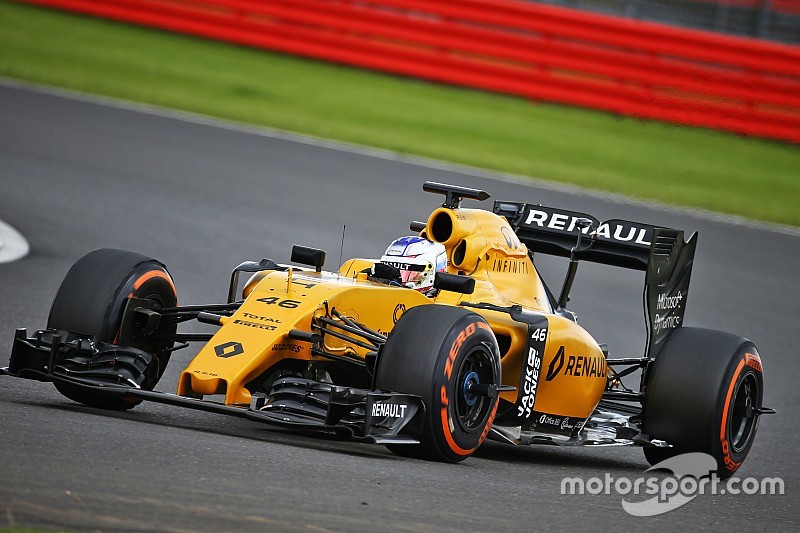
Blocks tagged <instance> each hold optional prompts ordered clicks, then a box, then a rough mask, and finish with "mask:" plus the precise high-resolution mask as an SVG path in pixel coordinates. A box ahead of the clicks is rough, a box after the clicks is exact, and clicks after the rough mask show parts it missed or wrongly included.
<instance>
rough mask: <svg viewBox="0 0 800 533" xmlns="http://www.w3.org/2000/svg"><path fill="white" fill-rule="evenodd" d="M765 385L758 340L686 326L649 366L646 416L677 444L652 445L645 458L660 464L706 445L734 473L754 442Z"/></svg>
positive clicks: (654, 434)
mask: <svg viewBox="0 0 800 533" xmlns="http://www.w3.org/2000/svg"><path fill="white" fill-rule="evenodd" d="M763 391H764V374H763V369H762V365H761V359H760V357H759V355H758V350H757V349H756V347H755V345H754V344H753V343H752V342H750V341H749V340H747V339H745V338H742V337H739V336H737V335H732V334H730V333H724V332H721V331H714V330H709V329H700V328H680V329H678V330H677V331H675V332H674V333H673V334H672V337H671V338H670V339H669V340H668V341H667V344H666V345H665V346H664V348H663V349H662V351H661V353H660V354H659V355H658V357H657V358H656V360H655V362H654V363H653V366H652V367H651V369H650V370H649V371H648V376H647V385H646V389H645V401H644V411H643V424H642V425H643V429H644V432H645V433H647V434H648V435H649V436H650V437H651V438H655V439H661V440H665V441H667V442H668V443H669V444H671V445H672V448H654V447H645V448H644V454H645V458H646V459H647V461H648V462H649V463H650V464H651V465H655V464H657V463H659V462H661V461H663V460H665V459H668V458H670V457H673V456H675V455H679V454H682V453H688V452H703V453H707V454H709V455H711V456H713V457H714V459H716V461H717V465H718V470H717V475H718V476H719V477H721V478H727V477H730V476H731V475H733V473H734V472H736V470H737V469H738V468H739V466H741V464H742V462H743V461H744V459H745V457H747V454H748V452H749V451H750V448H751V446H752V445H753V440H754V438H755V435H756V431H757V429H758V419H759V412H760V409H761V407H762V399H763Z"/></svg>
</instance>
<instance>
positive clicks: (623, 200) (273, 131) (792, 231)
mask: <svg viewBox="0 0 800 533" xmlns="http://www.w3.org/2000/svg"><path fill="white" fill-rule="evenodd" d="M0 86H2V87H7V88H11V89H18V90H27V91H31V92H37V93H40V94H46V95H50V96H57V97H60V98H67V99H70V100H76V101H79V102H84V103H90V104H95V105H102V106H107V107H112V108H115V109H122V110H126V111H133V112H138V113H143V114H147V115H152V116H157V117H161V118H167V119H172V120H179V121H182V122H187V123H191V124H197V125H201V126H209V127H214V128H221V129H225V130H228V131H234V132H238V133H247V134H251V135H259V136H261V137H268V138H272V139H278V140H282V141H287V142H296V143H299V144H306V145H309V146H316V147H319V148H327V149H330V150H336V151H340V152H345V153H351V154H354V155H360V156H366V157H375V158H377V159H384V160H389V161H397V162H399V163H406V164H410V165H415V166H419V167H422V168H430V169H432V170H443V171H448V172H456V173H459V174H465V175H468V176H473V177H476V178H482V179H489V180H494V181H502V182H507V183H513V184H516V185H523V186H530V187H537V188H540V189H544V190H548V191H553V192H559V193H565V194H577V195H582V196H586V197H589V198H594V199H597V200H602V201H605V202H609V203H618V204H623V205H631V206H636V207H645V208H649V209H654V210H657V211H661V212H665V213H672V214H677V215H684V216H691V217H695V218H699V219H702V220H707V221H711V222H717V223H721V224H729V225H733V226H742V227H746V228H749V229H757V230H762V231H769V232H773V233H779V234H783V235H788V236H791V237H800V227H795V226H790V225H787V224H779V223H775V222H766V221H760V220H753V219H749V218H746V217H743V216H740V215H731V214H725V213H719V212H716V211H711V210H707V209H701V208H690V207H683V206H676V205H670V204H665V203H662V202H658V201H655V200H642V199H638V198H633V197H630V196H625V195H623V194H619V193H613V192H607V191H600V190H597V189H589V188H584V187H580V186H578V185H571V184H566V183H557V182H552V181H547V180H545V179H542V178H537V177H533V176H524V175H520V174H510V173H505V172H499V171H493V170H490V169H483V168H480V167H472V166H468V165H461V164H459V163H452V162H448V161H443V160H438V159H432V158H427V157H422V156H417V155H411V154H404V153H402V152H394V151H391V150H386V149H382V148H375V147H371V146H366V145H361V144H356V143H350V142H347V141H339V140H333V139H326V138H324V137H315V136H313V135H309V134H303V133H297V132H293V131H289V130H281V129H278V128H271V127H269V126H257V125H254V124H247V123H244V122H236V121H233V120H228V119H223V118H217V117H212V116H209V115H201V114H199V113H193V112H191V111H181V110H177V109H172V108H168V107H161V106H157V105H154V104H145V103H140V102H134V101H131V100H125V99H122V98H115V97H112V96H103V95H96V94H92V93H86V92H82V91H78V90H74V89H67V88H63V87H58V86H54V85H45V84H37V83H33V82H28V81H25V80H19V79H16V78H10V77H6V76H0Z"/></svg>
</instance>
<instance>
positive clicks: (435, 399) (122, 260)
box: [2, 182, 771, 476]
mask: <svg viewBox="0 0 800 533" xmlns="http://www.w3.org/2000/svg"><path fill="white" fill-rule="evenodd" d="M423 188H424V189H425V190H426V191H428V192H432V193H437V194H442V195H444V203H443V205H442V207H441V208H438V209H436V210H435V211H434V212H433V213H431V215H430V217H429V218H428V220H427V222H425V223H419V222H415V223H412V229H414V230H415V231H417V232H419V235H420V236H421V237H424V238H425V239H427V240H430V241H433V242H434V243H439V244H437V245H436V246H440V248H441V247H443V253H446V258H447V262H446V271H442V272H436V273H435V277H433V280H434V281H433V287H432V290H431V291H429V292H428V294H423V293H422V292H420V291H417V290H413V289H410V288H406V287H405V286H403V285H402V283H398V281H397V280H398V278H399V277H400V276H399V274H401V270H402V269H403V268H417V267H418V268H421V269H424V268H429V267H430V265H428V267H426V266H425V265H418V266H417V267H415V266H413V265H410V264H403V263H402V262H399V263H396V264H393V263H392V262H386V261H384V262H381V261H376V260H367V259H351V260H349V261H347V262H345V263H344V264H343V265H342V266H341V268H340V269H339V271H338V272H325V271H323V270H322V267H323V264H324V261H325V253H324V252H323V251H321V250H316V249H312V248H305V247H301V246H295V247H294V248H293V250H292V256H291V261H292V262H293V263H295V264H302V265H305V267H297V266H288V265H281V264H277V263H275V262H273V261H271V260H268V259H263V260H261V261H260V262H253V261H248V262H244V263H242V264H240V265H239V266H238V267H236V268H235V269H234V271H233V273H232V276H231V280H230V285H229V287H230V288H229V293H228V300H227V302H224V303H220V304H214V305H185V306H178V305H177V296H176V292H175V286H174V284H173V281H172V279H171V277H170V275H169V273H168V272H167V269H166V268H165V267H164V265H163V264H161V263H159V262H158V261H155V260H153V259H150V258H148V257H144V256H141V255H139V254H135V253H132V252H125V251H121V250H110V249H102V250H96V251H94V252H91V253H89V254H87V255H86V256H84V257H83V258H81V259H80V260H79V261H78V262H77V263H76V264H75V265H74V266H73V267H72V269H71V270H70V271H69V273H68V274H67V276H66V278H65V279H64V281H63V283H62V285H61V287H60V289H59V291H58V293H57V295H56V297H55V300H54V302H53V306H52V308H51V310H50V315H49V319H48V324H47V329H45V330H40V331H37V332H35V333H34V334H33V335H31V336H28V334H27V332H26V331H25V330H24V329H19V330H17V333H16V335H15V340H14V345H13V351H12V355H11V360H10V365H9V367H8V368H6V369H2V373H4V374H7V375H11V376H17V377H22V378H30V379H38V380H41V381H52V382H53V383H54V384H55V386H56V387H57V388H58V390H59V391H60V392H61V393H63V394H64V395H65V396H67V397H68V398H71V399H72V400H75V401H78V402H81V403H84V404H87V405H90V406H96V407H100V408H106V409H128V408H131V407H133V406H135V405H136V404H138V403H139V402H141V401H143V400H151V401H157V402H162V403H167V404H174V405H178V406H183V407H189V408H195V409H201V410H206V411H212V412H218V413H224V414H229V415H234V416H240V417H245V418H250V419H253V420H257V421H261V422H266V423H272V424H280V425H285V426H293V427H297V428H303V429H318V430H322V431H329V432H336V433H338V434H340V435H342V436H343V437H347V438H351V439H355V440H361V441H366V442H372V443H377V444H384V445H387V446H388V447H389V449H391V450H392V451H393V452H395V453H398V454H400V455H406V456H415V457H425V458H430V459H435V460H443V461H452V462H456V461H461V460H463V459H465V458H467V457H469V456H470V455H471V454H472V453H473V452H474V451H475V450H476V448H478V446H480V445H481V443H482V442H483V441H484V440H485V439H486V438H491V439H494V440H499V441H502V442H506V443H510V444H514V445H525V444H550V445H552V444H557V445H637V446H641V447H643V448H644V451H645V455H646V457H647V459H648V460H649V461H650V462H651V463H655V462H658V461H660V460H662V459H665V458H668V457H670V456H672V455H675V454H678V453H683V452H689V451H699V452H705V453H709V454H711V455H713V456H714V457H715V458H716V459H717V462H718V464H719V472H720V475H723V476H727V475H731V474H732V473H733V472H735V471H736V469H737V468H738V467H739V466H740V465H741V463H742V461H743V460H744V459H745V457H746V456H747V454H748V452H749V450H750V447H751V446H752V444H753V439H754V437H755V434H756V430H757V427H758V422H759V417H760V415H762V414H764V413H767V412H770V411H771V410H770V409H767V408H765V407H763V406H762V396H763V387H764V382H763V373H762V363H761V359H760V357H759V354H758V351H757V349H756V347H755V346H754V345H753V343H752V342H750V341H748V340H747V339H744V338H742V337H739V336H736V335H732V334H729V333H722V332H718V331H712V330H706V329H697V328H688V327H684V325H683V316H684V310H685V308H686V301H687V297H688V289H689V278H690V274H691V269H692V262H693V257H694V251H695V245H696V242H697V240H696V235H693V236H692V237H691V238H689V239H688V240H686V241H685V240H684V235H683V232H682V231H679V230H674V229H668V228H661V227H654V226H650V225H646V224H639V223H633V222H628V221H623V220H610V221H606V222H602V223H600V222H599V221H598V220H596V219H594V218H593V217H591V216H588V215H585V214H582V213H576V212H570V211H565V210H561V209H553V208H547V207H543V206H540V205H532V204H527V203H520V202H496V203H495V204H494V208H493V210H492V211H486V210H481V209H466V208H462V207H461V202H462V200H463V199H470V200H486V199H488V198H489V195H488V194H486V193H485V192H483V191H479V190H475V189H469V188H465V187H458V186H451V185H444V184H438V183H430V182H429V183H426V184H425V185H424V187H423ZM534 253H544V254H554V255H558V256H563V257H568V258H569V259H570V261H569V268H568V271H567V275H566V279H565V281H564V284H563V287H562V289H561V291H560V294H559V296H557V297H556V296H554V295H553V293H552V292H551V291H550V290H549V289H548V287H547V286H546V285H545V284H544V282H543V281H542V279H541V278H540V276H539V274H538V273H537V270H536V267H535V266H534V263H533V257H534ZM580 260H587V261H594V262H599V263H604V264H608V265H615V266H619V267H624V268H630V269H634V270H640V271H644V272H645V287H644V300H645V312H646V313H645V314H646V317H647V333H648V339H647V347H646V351H645V353H644V355H643V356H642V357H636V358H610V357H609V355H608V350H607V348H606V347H605V345H603V344H600V343H598V342H597V341H596V340H595V339H594V338H593V337H592V336H591V335H590V334H589V333H587V332H586V331H585V330H584V329H583V328H582V327H581V326H579V325H578V324H577V323H576V320H575V316H574V315H573V313H571V312H570V311H568V310H567V309H566V303H567V301H568V297H569V292H570V289H571V286H572V282H573V279H574V277H575V274H576V269H577V265H578V261H580ZM444 268H445V267H444V264H443V269H444ZM188 320H198V321H200V322H203V323H209V324H214V325H216V326H219V329H218V330H217V331H216V333H214V334H213V335H212V334H197V333H179V332H177V326H178V324H179V323H181V322H185V321H188ZM190 342H203V343H204V344H203V345H202V347H201V348H200V350H199V351H198V352H197V355H196V356H195V357H194V359H193V360H192V361H191V363H190V364H189V365H188V366H187V367H186V369H185V370H183V372H182V373H181V374H180V378H179V381H178V389H177V394H167V393H162V392H156V391H153V390H152V389H153V387H154V386H155V384H156V383H157V381H158V379H159V378H160V376H161V374H162V373H163V371H164V368H165V366H166V364H167V362H168V360H169V357H170V354H171V353H172V352H174V351H175V350H179V349H183V348H186V347H188V346H189V343H190ZM625 376H630V377H629V378H628V379H631V378H632V377H634V376H640V377H636V381H638V386H636V387H635V388H631V387H629V386H626V385H625V384H624V383H623V378H625Z"/></svg>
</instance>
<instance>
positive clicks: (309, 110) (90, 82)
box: [0, 2, 800, 226]
mask: <svg viewBox="0 0 800 533" xmlns="http://www.w3.org/2000/svg"><path fill="white" fill-rule="evenodd" d="M0 75H2V76H7V77H12V78H18V79H22V80H28V81H32V82H36V83H42V84H48V85H57V86H61V87H67V88H70V89H76V90H79V91H86V92H91V93H97V94H102V95H108V96H112V97H117V98H124V99H129V100H134V101H138V102H146V103H149V104H155V105H159V106H166V107H171V108H176V109H182V110H187V111H192V112H196V113H202V114H206V115H212V116H217V117H222V118H225V119H231V120H236V121H241V122H246V123H250V124H259V125H267V126H271V127H274V128H281V129H285V130H291V131H295V132H301V133H307V134H311V135H316V136H321V137H327V138H333V139H341V140H344V141H349V142H353V143H358V144H364V145H370V146H376V147H380V148H386V149H389V150H394V151H397V152H403V153H408V154H418V155H422V156H426V157H431V158H435V159H442V160H447V161H453V162H457V163H462V164H467V165H474V166H477V167H483V168H487V169H493V170H498V171H502V172H510V173H515V174H521V175H527V176H534V177H537V178H541V179H545V180H550V181H555V182H563V183H571V184H576V185H580V186H583V187H587V188H591V189H598V190H605V191H611V192H616V193H622V194H625V195H628V196H632V197H636V198H641V199H653V200H658V201H660V202H665V203H670V204H675V205H682V206H689V207H699V208H704V209H709V210H713V211H719V212H723V213H731V214H737V215H742V216H745V217H749V218H753V219H760V220H765V221H771V222H778V223H784V224H791V225H795V226H800V147H798V146H796V145H789V144H782V143H779V142H772V141H766V140H759V139H745V138H740V137H737V136H735V135H731V134H726V133H720V132H714V131H710V130H701V129H694V128H684V127H678V126H672V125H667V124H661V123H656V122H646V121H645V122H643V121H639V120H636V119H632V118H620V117H616V116H613V115H609V114H606V113H600V112H594V111H588V110H583V109H576V108H570V107H565V106H559V105H551V104H536V103H531V102H529V101H526V100H523V99H519V98H514V97H509V96H503V95H496V94H490V93H485V92H481V91H473V90H468V89H460V88H454V87H449V86H444V85H437V84H431V83H425V82H421V81H415V80H409V79H404V78H399V77H395V76H388V75H382V74H378V73H373V72H369V71H364V70H359V69H353V68H348V67H342V66H336V65H332V64H327V63H322V62H316V61H311V60H305V59H299V58H295V57H289V56H284V55H279V54H273V53H268V52H264V51H260V50H253V49H247V48H241V47H236V46H231V45H227V44H223V43H217V42H212V41H205V40H202V39H196V38H192V37H187V36H181V35H173V34H169V33H166V32H160V31H155V30H150V29H146V28H140V27H135V26H128V25H124V24H118V23H114V22H110V21H104V20H98V19H92V18H87V17H81V16H76V15H71V14H66V13H60V12H56V11H49V10H45V9H40V8H35V7H31V6H27V5H21V4H14V3H8V2H0Z"/></svg>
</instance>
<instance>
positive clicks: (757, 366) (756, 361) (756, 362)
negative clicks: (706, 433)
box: [719, 352, 762, 472]
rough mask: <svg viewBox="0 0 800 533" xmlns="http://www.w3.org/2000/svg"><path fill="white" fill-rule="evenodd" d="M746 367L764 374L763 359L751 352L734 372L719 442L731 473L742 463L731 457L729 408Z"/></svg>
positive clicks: (726, 400) (724, 408) (721, 424)
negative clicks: (728, 433) (728, 431)
mask: <svg viewBox="0 0 800 533" xmlns="http://www.w3.org/2000/svg"><path fill="white" fill-rule="evenodd" d="M745 365H747V366H748V367H750V368H752V369H754V370H755V371H756V372H762V366H761V358H760V357H759V356H758V355H756V354H752V353H749V352H748V353H745V355H744V357H743V358H742V359H741V360H740V361H739V364H738V365H736V370H735V371H734V373H733V377H732V378H731V382H730V384H729V385H728V393H727V395H726V396H725V404H724V406H723V408H722V421H721V423H720V427H719V442H720V445H721V446H722V456H723V459H724V461H725V467H726V468H727V469H728V471H729V472H735V471H736V470H737V469H738V468H739V467H740V466H741V464H742V463H741V462H739V463H737V462H735V461H734V460H733V458H732V457H731V448H730V443H729V442H728V437H727V429H728V414H729V413H728V408H729V407H730V404H731V398H732V397H733V391H734V389H735V388H736V383H737V382H738V381H739V377H740V376H741V375H742V369H743V368H744V367H745Z"/></svg>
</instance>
